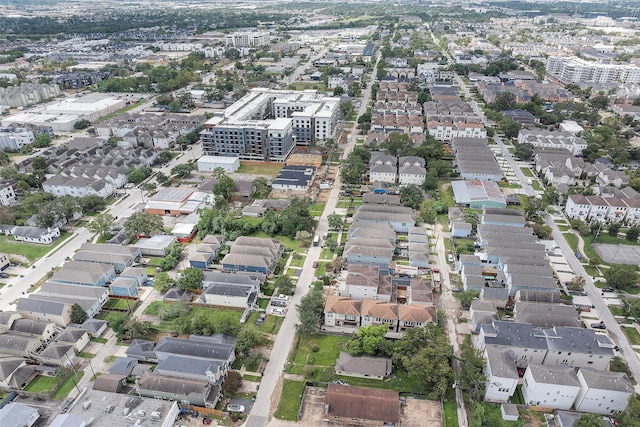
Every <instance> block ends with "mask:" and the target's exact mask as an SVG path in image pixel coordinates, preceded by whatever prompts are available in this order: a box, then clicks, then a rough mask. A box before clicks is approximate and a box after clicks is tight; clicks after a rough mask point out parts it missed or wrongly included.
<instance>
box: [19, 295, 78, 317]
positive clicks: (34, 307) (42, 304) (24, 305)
mask: <svg viewBox="0 0 640 427" xmlns="http://www.w3.org/2000/svg"><path fill="white" fill-rule="evenodd" d="M68 305H69V304H64V303H61V302H53V301H45V300H41V299H38V298H37V294H36V295H31V297H30V298H20V299H19V300H18V303H17V304H16V310H18V311H29V312H34V313H43V314H52V315H57V316H60V315H62V314H63V313H64V311H65V309H66V308H67V306H68Z"/></svg>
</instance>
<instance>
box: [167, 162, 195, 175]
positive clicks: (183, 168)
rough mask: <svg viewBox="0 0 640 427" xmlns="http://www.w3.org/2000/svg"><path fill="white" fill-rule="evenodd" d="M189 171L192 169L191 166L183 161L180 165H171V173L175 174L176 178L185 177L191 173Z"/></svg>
mask: <svg viewBox="0 0 640 427" xmlns="http://www.w3.org/2000/svg"><path fill="white" fill-rule="evenodd" d="M191 171H193V166H191V165H190V164H187V163H183V164H181V165H176V166H174V167H172V168H171V175H176V176H177V177H178V178H186V177H188V176H189V175H191Z"/></svg>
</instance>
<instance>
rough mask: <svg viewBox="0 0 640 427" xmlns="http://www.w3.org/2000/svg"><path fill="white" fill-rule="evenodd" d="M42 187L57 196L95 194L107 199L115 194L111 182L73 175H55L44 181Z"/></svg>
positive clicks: (46, 191)
mask: <svg viewBox="0 0 640 427" xmlns="http://www.w3.org/2000/svg"><path fill="white" fill-rule="evenodd" d="M42 189H43V190H44V192H45V193H50V194H53V195H54V196H56V197H59V196H73V197H85V196H91V195H95V196H100V197H102V198H104V199H106V198H107V197H109V196H111V195H112V194H113V186H112V184H111V182H109V181H106V180H96V179H93V178H85V177H82V176H78V177H75V178H74V177H71V176H64V175H54V176H53V177H51V178H49V179H47V180H46V181H44V182H43V183H42Z"/></svg>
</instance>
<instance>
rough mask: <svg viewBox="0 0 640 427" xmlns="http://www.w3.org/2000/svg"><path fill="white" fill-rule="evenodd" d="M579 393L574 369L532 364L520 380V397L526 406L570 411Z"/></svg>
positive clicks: (578, 384) (578, 383)
mask: <svg viewBox="0 0 640 427" xmlns="http://www.w3.org/2000/svg"><path fill="white" fill-rule="evenodd" d="M579 392H580V381H578V376H577V375H576V371H575V369H574V368H572V367H569V366H562V365H559V366H542V365H536V364H533V363H532V364H530V365H529V366H528V367H527V370H526V371H525V373H524V376H523V378H522V395H523V397H524V402H525V404H526V405H531V406H542V407H545V408H553V409H571V408H572V407H573V402H575V400H576V397H577V396H578V393H579Z"/></svg>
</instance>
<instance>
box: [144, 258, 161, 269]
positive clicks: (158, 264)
mask: <svg viewBox="0 0 640 427" xmlns="http://www.w3.org/2000/svg"><path fill="white" fill-rule="evenodd" d="M163 261H164V259H163V258H151V259H149V262H148V263H147V264H148V265H152V266H154V267H161V266H162V262H163Z"/></svg>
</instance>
